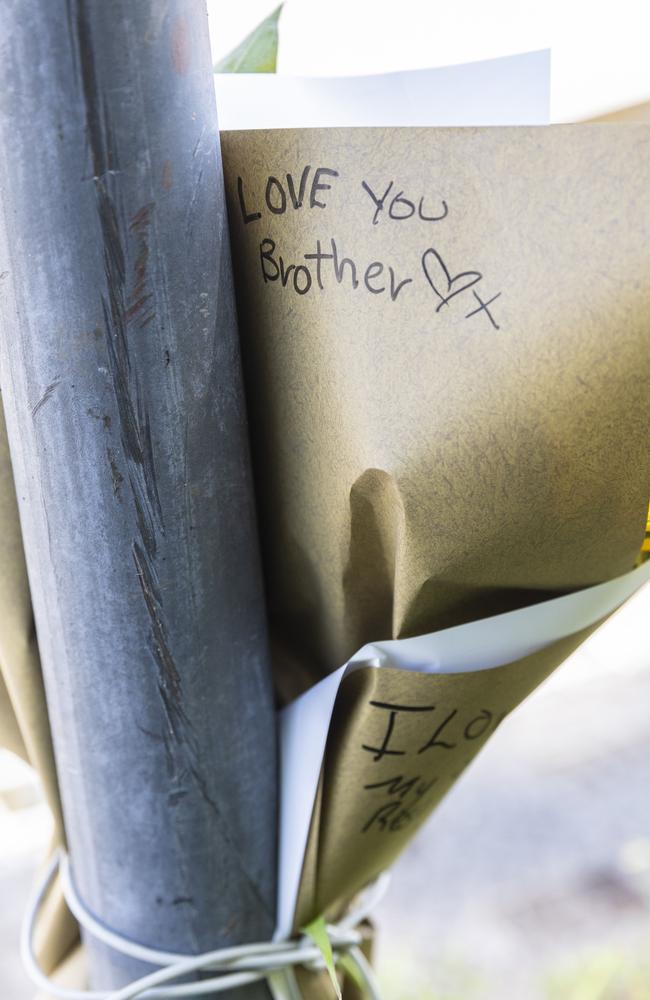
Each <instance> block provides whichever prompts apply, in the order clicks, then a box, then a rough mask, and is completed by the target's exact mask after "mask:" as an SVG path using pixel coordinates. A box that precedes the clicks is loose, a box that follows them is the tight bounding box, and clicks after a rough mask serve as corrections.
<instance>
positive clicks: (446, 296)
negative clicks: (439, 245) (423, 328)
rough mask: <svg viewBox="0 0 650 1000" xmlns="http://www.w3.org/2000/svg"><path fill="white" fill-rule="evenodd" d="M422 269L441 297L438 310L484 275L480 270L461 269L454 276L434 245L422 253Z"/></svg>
mask: <svg viewBox="0 0 650 1000" xmlns="http://www.w3.org/2000/svg"><path fill="white" fill-rule="evenodd" d="M422 270H423V271H424V276H425V278H426V279H427V281H428V282H429V284H430V285H431V287H432V289H433V291H434V292H435V293H436V295H437V296H438V298H439V299H440V302H439V304H438V305H437V306H436V312H440V310H441V309H442V307H443V306H446V305H449V302H450V300H451V299H453V297H454V296H455V295H460V293H461V292H465V291H467V289H468V288H471V287H472V285H475V284H476V282H477V281H480V280H481V278H482V277H483V275H482V274H481V273H480V271H460V272H459V273H458V274H455V275H454V276H453V277H452V276H451V273H450V271H449V268H448V267H447V265H446V264H445V262H444V260H443V259H442V257H441V256H440V254H439V253H438V251H437V250H434V249H433V247H429V249H428V250H425V251H424V253H423V254H422ZM441 288H444V292H441V291H440V289H441Z"/></svg>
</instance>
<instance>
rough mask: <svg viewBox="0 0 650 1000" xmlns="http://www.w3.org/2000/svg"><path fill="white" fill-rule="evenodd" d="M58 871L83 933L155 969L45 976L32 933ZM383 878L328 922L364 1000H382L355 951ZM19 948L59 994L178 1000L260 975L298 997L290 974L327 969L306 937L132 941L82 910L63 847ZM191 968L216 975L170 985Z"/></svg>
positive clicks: (34, 975) (86, 999) (276, 992)
mask: <svg viewBox="0 0 650 1000" xmlns="http://www.w3.org/2000/svg"><path fill="white" fill-rule="evenodd" d="M57 873H58V874H59V875H60V878H61V887H62V890H63V896H64V898H65V901H66V903H67V905H68V907H69V909H70V912H71V913H72V914H73V916H74V917H76V919H77V921H78V922H79V924H80V925H81V927H83V929H84V930H85V931H86V933H87V934H90V935H91V936H92V937H93V938H95V939H96V940H97V941H101V942H103V943H104V944H105V945H107V946H108V947H109V948H112V949H113V950H114V951H117V952H119V953H120V954H122V955H127V956H128V957H130V958H134V959H137V960H139V961H141V962H146V963H148V964H149V965H155V966H158V968H157V969H156V970H155V971H154V972H150V973H148V974H147V975H144V976H142V977H141V978H139V979H137V980H135V981H134V982H132V983H130V984H129V985H128V986H123V987H120V988H119V989H117V990H108V991H107V990H101V991H98V990H77V989H71V988H69V987H66V986H60V985H58V984H57V983H55V982H53V981H52V980H51V979H50V978H49V977H48V976H46V975H45V973H44V972H43V970H42V969H41V967H40V965H39V963H38V960H37V958H36V951H35V946H34V936H35V929H36V920H37V917H38V914H39V912H40V910H41V907H42V905H43V902H44V900H45V897H46V895H47V893H48V891H49V888H50V886H51V885H52V883H53V881H54V879H55V877H56V875H57ZM388 881H389V875H388V873H384V874H383V875H380V876H379V878H378V879H377V880H376V881H375V882H373V883H372V884H371V885H370V886H369V887H368V888H367V889H366V891H365V892H364V893H362V895H361V897H360V899H359V902H358V904H357V905H355V906H354V907H353V908H352V909H351V910H350V912H349V913H347V914H346V915H345V916H344V917H343V918H342V919H341V920H339V921H338V922H337V923H336V924H328V925H327V932H328V935H329V938H330V942H331V945H332V952H333V955H334V961H335V963H336V962H337V960H338V959H340V958H342V957H343V956H347V960H348V962H349V963H351V964H352V966H353V967H354V968H355V969H356V972H357V975H358V978H359V981H360V982H361V983H362V984H363V987H364V990H365V993H366V996H367V997H368V1000H381V997H380V995H379V989H378V986H377V982H376V979H375V976H374V973H373V972H372V969H371V968H370V965H369V963H368V961H367V959H366V958H365V956H364V954H363V952H362V951H361V944H362V934H361V932H360V931H359V930H358V929H357V928H358V927H359V925H360V924H361V923H362V922H363V921H364V920H365V919H366V917H368V916H369V915H370V913H371V912H372V910H373V909H374V908H375V906H376V905H377V904H378V903H379V901H380V899H381V898H382V896H383V895H384V893H385V891H386V889H387V887H388ZM20 951H21V957H22V961H23V965H24V967H25V971H26V972H27V974H28V976H29V977H30V979H31V980H32V982H33V983H34V984H35V985H36V986H37V987H38V988H39V989H41V990H44V991H45V992H46V993H49V994H50V996H52V997H57V998H58V1000H180V998H183V997H198V996H203V995H207V994H214V993H223V992H224V991H225V990H232V989H237V988H238V987H240V986H247V985H248V984H249V983H254V982H258V981H260V980H266V983H267V985H268V987H269V990H270V992H271V995H272V996H273V1000H302V994H301V993H300V990H299V987H298V982H297V979H296V976H295V969H296V967H297V966H305V967H306V968H308V969H324V968H325V962H324V959H323V956H322V954H321V952H320V950H319V949H318V948H317V946H316V945H315V944H314V942H313V941H312V940H311V938H309V937H307V936H306V935H301V936H300V937H297V938H292V939H290V940H286V941H266V942H259V943H255V944H243V945H235V946H234V947H230V948H218V949H216V950H215V951H208V952H205V953H204V954H202V955H183V954H178V953H176V952H169V951H160V950H158V949H157V948H148V947H147V946H146V945H142V944H138V943H137V942H136V941H131V940H130V939H129V938H126V937H123V936H122V935H121V934H118V933H117V932H116V931H113V930H110V928H108V927H105V926H104V924H102V923H100V921H99V920H97V918H96V917H95V916H93V914H92V913H90V911H89V910H88V909H87V908H86V906H85V904H84V903H83V902H82V900H81V899H80V897H79V894H78V893H77V890H76V888H75V885H74V881H73V879H72V874H71V871H70V861H69V858H68V856H67V854H66V853H65V852H64V851H62V850H59V851H57V852H56V853H55V855H54V857H53V858H52V861H51V862H50V864H49V866H48V868H47V870H46V871H45V874H44V876H43V879H42V880H41V882H40V883H39V884H38V885H37V886H36V889H35V890H34V893H33V896H32V898H31V899H30V901H29V903H28V906H27V909H26V911H25V916H24V919H23V926H22V931H21V939H20ZM197 972H212V973H214V975H213V976H211V977H210V978H209V979H202V980H199V981H197V982H191V983H174V980H176V979H180V978H182V977H184V976H187V975H190V974H192V973H197Z"/></svg>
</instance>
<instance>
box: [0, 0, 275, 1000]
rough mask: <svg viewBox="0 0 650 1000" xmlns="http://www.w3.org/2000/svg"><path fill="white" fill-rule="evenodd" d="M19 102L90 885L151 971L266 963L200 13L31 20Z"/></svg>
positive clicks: (59, 687) (5, 164)
mask: <svg viewBox="0 0 650 1000" xmlns="http://www.w3.org/2000/svg"><path fill="white" fill-rule="evenodd" d="M0 91H1V96H0V101H1V115H0V157H1V163H0V167H1V177H2V204H3V208H4V222H5V225H4V229H3V232H2V237H1V239H2V241H3V242H2V243H0V259H1V261H2V267H1V268H0V270H2V271H8V274H7V275H5V277H4V279H3V283H2V295H1V310H2V389H3V396H4V404H5V409H6V414H7V422H8V429H9V435H10V441H11V448H12V460H13V464H14V471H15V476H16V481H17V490H18V494H19V500H20V507H21V518H22V524H23V531H24V536H25V544H26V554H27V561H28V567H29V573H30V580H31V586H32V590H33V597H34V605H35V614H36V620H37V626H38V633H39V641H40V647H41V652H42V659H43V666H44V672H45V678H46V687H47V694H48V701H49V708H50V713H51V721H52V728H53V732H54V741H55V750H56V757H57V766H58V771H59V775H60V781H61V788H62V798H63V806H64V814H65V822H66V830H67V836H68V840H69V845H70V849H71V854H72V858H73V867H74V875H75V879H76V881H77V883H78V887H79V890H80V892H81V895H82V896H83V898H84V899H85V900H86V902H87V904H88V905H89V906H90V908H91V909H92V910H93V911H94V912H95V913H96V914H97V915H98V916H99V917H100V918H101V919H102V920H104V921H105V922H106V923H107V924H109V925H111V926H112V927H114V928H116V929H117V930H119V931H121V932H122V933H124V934H126V935H129V936H132V937H133V938H135V939H137V940H140V941H143V942H145V943H147V944H150V945H154V946H158V947H161V948H166V949H175V950H179V951H185V952H195V951H197V950H199V949H206V948H208V947H216V946H219V945H221V944H227V943H234V942H240V941H243V940H251V939H259V938H264V937H265V936H268V935H269V934H270V933H271V931H272V929H273V923H274V920H273V916H274V901H275V874H274V860H275V826H276V824H275V777H276V760H275V729H274V715H273V708H272V695H271V685H270V675H269V669H268V660H267V650H266V640H265V623H264V617H263V603H262V591H261V582H260V574H259V566H258V556H257V542H256V528H255V522H254V512H253V503H252V489H251V482H250V474H249V464H248V454H247V444H246V432H245V419H244V411H243V398H242V389H241V383H240V369H239V357H238V348H237V340H236V327H235V315H234V305H233V294H232V286H231V272H230V259H229V250H228V243H227V226H226V220H225V208H224V200H223V192H222V178H221V164H220V154H219V148H218V135H217V130H216V112H215V108H214V96H213V89H212V79H211V68H210V53H209V45H208V35H207V19H206V16H205V11H204V5H203V3H202V2H201V0H170V2H167V3H160V2H157V0H139V2H138V3H136V4H134V3H132V2H130V0H110V2H108V0H102V2H100V0H9V2H8V3H6V4H5V5H4V7H3V27H2V33H1V37H0ZM0 228H2V227H0ZM92 961H93V980H94V985H96V986H100V987H109V986H117V985H121V984H123V983H124V982H125V981H128V980H129V979H130V978H131V977H132V976H133V974H134V972H139V971H142V968H141V967H138V966H134V964H133V963H131V962H123V961H120V960H117V959H116V958H115V957H114V956H111V955H110V954H108V953H107V952H105V951H100V950H99V949H93V954H92ZM239 995H241V996H244V995H245V992H244V993H238V996H239ZM248 995H249V998H251V1000H252V998H261V997H263V996H266V992H265V989H264V988H261V987H260V988H258V987H254V988H251V989H250V991H249V994H248Z"/></svg>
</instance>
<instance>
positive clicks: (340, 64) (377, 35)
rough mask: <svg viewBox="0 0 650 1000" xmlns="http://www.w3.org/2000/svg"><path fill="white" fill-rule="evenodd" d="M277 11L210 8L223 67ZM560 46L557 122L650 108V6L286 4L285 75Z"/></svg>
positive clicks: (581, 2)
mask: <svg viewBox="0 0 650 1000" xmlns="http://www.w3.org/2000/svg"><path fill="white" fill-rule="evenodd" d="M276 6H277V4H276V3H275V2H274V0H238V2H236V3H233V2H231V0H209V2H208V12H209V15H210V30H211V35H212V49H213V53H214V56H215V59H218V58H219V57H220V56H222V55H225V54H226V52H228V51H230V49H231V48H233V47H234V46H235V45H236V44H238V43H239V41H241V39H242V37H243V36H244V35H245V34H247V33H248V32H249V31H250V30H251V29H252V28H253V27H254V26H255V25H256V24H257V23H258V22H259V21H260V20H261V19H262V18H263V17H265V16H266V15H267V14H268V13H270V11H272V10H273V9H274V8H275V7H276ZM541 48H551V49H552V52H553V80H552V98H551V113H552V118H553V120H554V121H572V120H574V119H577V118H584V117H588V116H589V115H592V114H597V113H599V112H603V111H609V110H614V109H616V108H619V107H622V106H624V105H629V104H636V103H640V102H642V101H647V100H650V4H648V3H647V0H615V2H612V0H608V2H604V0H591V2H589V0H538V2H536V3H532V2H531V0H444V2H443V0H287V3H286V4H285V8H284V11H283V13H282V20H281V38H280V52H279V62H278V71H279V72H281V73H287V74H298V75H299V74H305V75H310V76H318V75H322V76H330V75H347V74H355V73H385V72H388V71H390V70H400V69H421V68H424V67H427V66H445V65H450V64H452V63H460V62H468V61H470V60H474V59H489V58H493V57H496V56H505V55H512V54H513V53H516V52H527V51H531V50H533V49H541Z"/></svg>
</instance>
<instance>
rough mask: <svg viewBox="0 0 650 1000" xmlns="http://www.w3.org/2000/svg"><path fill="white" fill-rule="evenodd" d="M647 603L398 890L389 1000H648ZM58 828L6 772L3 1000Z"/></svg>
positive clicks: (387, 941) (648, 598) (562, 690)
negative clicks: (29, 900) (27, 910)
mask: <svg viewBox="0 0 650 1000" xmlns="http://www.w3.org/2000/svg"><path fill="white" fill-rule="evenodd" d="M649 620H650V586H649V587H646V588H645V589H644V591H643V592H641V593H640V594H639V595H637V597H636V598H635V599H634V600H633V601H631V602H629V603H628V605H627V606H626V607H625V608H624V609H623V610H622V611H620V612H619V613H618V614H617V615H616V616H614V618H613V619H612V620H611V621H610V622H609V623H608V625H607V626H606V627H605V628H603V629H601V630H600V632H599V633H598V635H597V636H595V637H594V638H593V639H592V640H591V641H590V642H589V643H587V644H586V645H585V646H584V647H583V648H582V649H581V650H580V651H579V652H578V653H577V654H576V655H575V656H574V657H572V658H571V660H570V661H568V662H567V663H566V664H565V665H564V666H563V668H562V669H561V670H560V671H558V672H557V673H556V674H555V675H554V677H552V678H551V679H550V680H549V681H548V682H547V683H546V684H545V685H544V686H543V687H542V688H540V689H539V690H538V691H537V692H535V693H534V694H533V695H532V696H531V698H529V699H528V701H527V702H526V703H525V704H524V705H522V706H521V707H520V708H519V709H518V710H517V711H516V712H514V713H513V715H512V716H511V717H510V718H509V719H508V720H506V722H504V723H503V725H502V726H501V728H500V730H499V733H498V735H497V736H496V737H495V738H494V739H493V740H492V742H491V743H489V744H488V746H487V747H486V748H485V750H484V751H483V752H482V754H481V755H480V756H479V758H478V759H477V761H476V762H475V763H474V764H473V766H472V767H471V768H470V769H469V770H468V771H467V773H466V774H465V775H464V776H463V778H462V779H461V780H460V781H459V783H458V785H457V786H456V788H455V789H454V790H453V791H452V792H451V794H450V795H449V796H448V797H447V799H446V800H445V801H444V803H443V804H442V805H441V807H440V808H439V809H438V810H437V811H436V813H435V814H434V815H433V816H432V817H431V819H430V820H429V822H428V824H427V825H426V827H425V828H424V830H423V831H422V832H421V833H420V835H419V836H418V838H417V839H416V840H415V841H414V843H413V844H412V845H411V846H410V848H409V849H408V850H407V851H406V852H405V854H404V855H403V856H402V858H401V859H400V860H399V862H398V864H397V865H396V866H395V869H394V873H393V882H392V886H391V889H390V891H389V894H388V896H387V898H386V900H385V901H384V903H383V904H382V907H381V912H380V913H379V914H378V922H379V925H380V931H379V940H378V968H379V972H380V975H381V979H382V983H383V986H384V990H385V997H386V1000H650V641H649V639H648V631H649V630H648V621H649ZM49 828H50V827H49V819H48V816H47V812H46V810H45V807H44V806H43V805H41V804H40V803H39V802H38V800H37V798H36V794H35V789H34V785H33V783H32V781H31V778H30V776H29V774H28V773H27V771H26V770H24V769H22V768H21V767H20V766H19V765H18V764H17V762H16V761H15V759H10V758H9V757H8V756H0V898H1V899H2V905H1V907H0V997H1V998H3V1000H4V998H6V1000H25V998H28V997H31V996H32V990H31V989H30V987H29V984H28V983H27V981H26V980H25V977H24V976H23V974H22V971H21V969H20V963H19V960H18V953H17V948H18V929H19V923H20V915H21V910H22V908H23V906H24V903H25V899H26V896H27V893H28V891H29V886H30V884H31V880H32V878H33V873H34V870H35V867H36V864H37V860H38V858H39V857H40V856H42V852H43V851H44V849H45V846H46V844H47V841H48V836H49Z"/></svg>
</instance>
